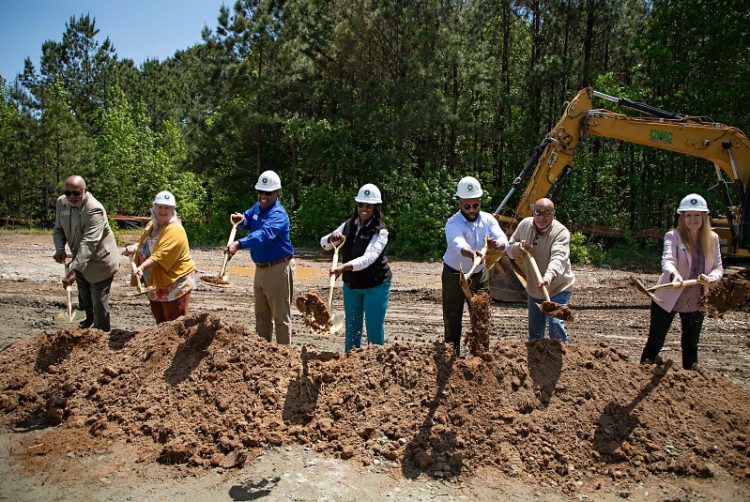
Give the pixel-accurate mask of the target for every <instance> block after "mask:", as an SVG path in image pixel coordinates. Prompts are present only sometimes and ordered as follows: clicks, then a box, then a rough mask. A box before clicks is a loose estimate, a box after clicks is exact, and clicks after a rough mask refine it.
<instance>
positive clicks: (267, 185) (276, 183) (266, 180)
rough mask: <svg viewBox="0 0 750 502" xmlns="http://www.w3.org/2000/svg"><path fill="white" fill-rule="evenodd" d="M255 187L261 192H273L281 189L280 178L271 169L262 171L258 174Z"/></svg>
mask: <svg viewBox="0 0 750 502" xmlns="http://www.w3.org/2000/svg"><path fill="white" fill-rule="evenodd" d="M255 189H256V190H259V191H261V192H275V191H276V190H281V178H279V175H278V174H276V173H275V172H273V171H263V172H262V173H260V176H258V182H257V183H256V184H255Z"/></svg>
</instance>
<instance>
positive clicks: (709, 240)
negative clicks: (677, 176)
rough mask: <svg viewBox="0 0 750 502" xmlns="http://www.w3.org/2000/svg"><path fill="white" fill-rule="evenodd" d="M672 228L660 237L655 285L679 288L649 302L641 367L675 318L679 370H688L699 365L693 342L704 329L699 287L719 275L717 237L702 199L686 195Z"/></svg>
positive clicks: (657, 348) (715, 280)
mask: <svg viewBox="0 0 750 502" xmlns="http://www.w3.org/2000/svg"><path fill="white" fill-rule="evenodd" d="M677 213H678V214H679V215H680V216H679V220H678V223H677V228H675V229H672V230H670V231H669V232H667V233H666V234H665V235H664V252H663V253H662V257H661V268H662V274H661V277H659V282H658V284H665V283H668V282H671V283H673V284H675V285H677V286H678V287H676V288H674V289H661V290H659V291H657V292H656V293H655V294H654V295H655V296H656V297H657V298H658V299H659V300H660V301H659V302H651V325H650V327H649V331H648V341H647V342H646V346H645V347H644V348H643V354H642V355H641V362H642V363H643V362H653V361H654V360H655V359H656V356H657V355H658V354H659V351H660V350H661V349H662V347H663V346H664V339H665V338H666V337H667V332H668V331H669V327H670V326H671V324H672V320H673V319H674V316H675V314H677V313H679V314H680V322H681V324H682V339H681V346H682V367H683V368H685V369H693V368H694V367H695V365H696V364H697V363H698V340H699V338H700V334H701V328H702V327H703V313H702V312H701V310H700V307H701V297H702V295H703V292H704V288H706V287H708V286H711V285H713V284H716V283H718V282H719V281H720V280H721V277H722V275H724V267H723V266H722V264H721V250H720V247H719V236H718V235H716V234H715V233H714V232H713V231H712V230H711V222H710V221H709V216H708V205H707V204H706V200H705V199H704V198H703V197H701V196H700V195H698V194H695V193H691V194H690V195H688V196H686V197H685V198H683V199H682V201H681V202H680V206H679V207H678V208H677ZM688 279H698V281H699V283H700V284H698V285H696V286H687V287H685V286H682V282H683V281H684V280H688Z"/></svg>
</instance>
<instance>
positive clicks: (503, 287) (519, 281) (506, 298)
mask: <svg viewBox="0 0 750 502" xmlns="http://www.w3.org/2000/svg"><path fill="white" fill-rule="evenodd" d="M521 262H522V259H521V258H518V259H516V260H511V259H510V258H508V256H507V255H503V256H502V257H501V258H500V259H499V260H497V262H496V263H495V266H494V267H492V269H490V296H491V297H492V298H493V299H494V300H497V301H499V302H524V303H525V302H526V298H527V297H528V296H527V295H526V278H525V277H524V276H523V273H522V269H521V268H520V266H521Z"/></svg>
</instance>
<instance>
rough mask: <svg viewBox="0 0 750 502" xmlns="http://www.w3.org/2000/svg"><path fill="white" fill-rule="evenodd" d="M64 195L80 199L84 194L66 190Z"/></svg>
mask: <svg viewBox="0 0 750 502" xmlns="http://www.w3.org/2000/svg"><path fill="white" fill-rule="evenodd" d="M63 193H64V194H65V196H66V197H80V196H81V194H82V193H83V192H81V191H80V190H65V191H64V192H63Z"/></svg>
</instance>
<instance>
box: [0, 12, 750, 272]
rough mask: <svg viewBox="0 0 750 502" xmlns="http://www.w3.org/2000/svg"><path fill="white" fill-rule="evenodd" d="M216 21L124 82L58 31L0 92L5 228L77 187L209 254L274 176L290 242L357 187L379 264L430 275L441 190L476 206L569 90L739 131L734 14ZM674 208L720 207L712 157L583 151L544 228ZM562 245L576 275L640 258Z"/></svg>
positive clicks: (87, 42) (221, 15)
mask: <svg viewBox="0 0 750 502" xmlns="http://www.w3.org/2000/svg"><path fill="white" fill-rule="evenodd" d="M217 17H218V26H217V27H216V29H215V30H209V29H205V30H204V32H203V34H202V42H201V43H199V44H196V45H194V46H192V47H189V48H186V49H185V50H179V51H177V52H176V53H175V54H174V56H173V57H171V58H168V59H166V60H164V61H159V60H148V61H146V62H144V63H143V64H141V65H140V66H136V65H135V64H134V63H133V61H132V60H129V59H120V58H118V56H117V52H116V41H112V40H110V39H109V38H107V37H106V34H101V33H99V31H98V29H97V27H96V20H95V19H94V18H91V17H89V16H87V15H76V14H73V15H72V16H71V18H70V20H69V22H68V23H66V25H65V27H64V31H63V33H62V38H61V39H60V40H58V41H47V42H45V43H44V44H43V45H42V47H41V53H42V55H41V63H40V65H39V67H38V68H35V67H34V65H33V64H32V63H31V61H30V60H27V61H26V63H25V68H24V71H23V72H22V73H21V74H19V75H18V76H17V77H16V79H14V81H12V82H7V81H4V80H3V79H2V77H0V92H1V93H2V100H0V214H3V215H7V216H13V217H19V218H29V219H32V220H34V221H35V222H37V224H44V223H45V222H49V221H50V220H52V219H53V218H54V203H55V199H56V198H57V197H58V196H59V194H60V193H61V191H62V184H63V181H64V179H65V178H66V177H67V176H68V175H70V174H72V173H76V174H81V175H82V176H84V177H85V178H86V180H87V183H88V185H89V188H90V190H91V191H92V192H93V193H94V194H95V195H96V197H97V198H98V199H99V200H100V201H101V202H102V203H103V204H104V205H105V207H106V208H107V210H108V211H109V213H110V214H129V215H146V214H148V210H149V207H150V205H151V201H152V200H153V196H154V194H156V193H157V192H158V191H160V190H163V189H169V190H171V191H172V192H174V193H175V195H176V197H177V200H178V204H179V207H178V211H179V212H180V214H181V216H182V217H183V219H184V221H185V226H186V228H187V230H188V235H189V237H190V241H191V244H192V245H207V244H218V243H220V242H222V240H223V239H225V238H226V234H227V233H228V230H229V224H228V218H227V216H228V214H229V213H230V212H233V211H238V210H243V209H246V208H247V207H249V206H250V205H251V204H252V203H253V202H254V201H255V190H254V188H253V187H254V184H255V182H256V180H257V176H258V174H259V173H260V172H262V171H264V170H267V169H272V170H274V171H276V172H277V173H279V174H280V176H281V179H282V184H283V186H284V188H283V193H282V202H283V204H284V205H285V207H286V208H287V211H288V212H289V214H290V217H291V221H292V241H293V243H295V244H296V245H311V244H313V243H315V242H316V241H317V240H318V238H319V237H320V236H321V235H324V234H325V233H327V232H330V231H331V230H333V229H334V228H335V227H336V226H337V225H338V224H339V223H341V222H342V221H343V220H344V219H345V218H347V217H349V216H350V215H351V214H352V213H353V210H354V202H353V198H354V194H355V193H356V190H357V188H358V187H359V186H361V185H362V184H364V183H368V182H372V183H375V184H377V185H378V186H379V187H380V188H381V190H382V192H383V197H384V209H385V212H386V214H387V222H388V226H389V229H390V231H391V239H390V245H389V253H391V254H394V255H397V256H402V257H408V258H420V259H435V258H438V257H439V256H440V255H441V254H442V252H443V250H444V246H445V244H444V236H443V228H444V224H445V221H446V219H447V218H448V217H449V216H450V214H452V213H453V212H455V211H456V210H457V206H456V203H455V198H454V191H455V186H456V183H457V181H458V180H459V179H460V178H461V177H462V176H466V175H473V176H476V177H477V178H479V179H480V180H481V181H482V184H483V186H484V187H485V190H486V192H487V193H488V195H487V196H486V197H485V199H484V206H485V210H488V211H492V210H493V209H494V208H495V207H496V206H497V204H498V203H499V201H500V200H501V199H502V198H503V196H504V195H505V194H506V192H507V190H508V188H509V187H510V185H511V182H512V181H513V179H514V178H515V177H516V176H517V175H518V174H519V172H520V171H521V168H522V167H523V165H524V163H525V162H526V160H527V159H528V157H529V156H530V154H531V152H532V150H533V149H534V147H535V146H536V145H537V144H538V143H539V142H540V141H541V140H542V138H543V137H544V135H545V134H546V133H547V132H548V131H549V130H550V129H551V127H552V126H553V125H554V124H555V123H556V122H557V120H558V119H559V118H560V116H561V114H562V111H563V109H564V105H565V102H566V100H569V99H571V98H572V97H573V96H574V95H575V94H576V93H577V92H578V91H579V90H580V89H581V88H583V87H585V86H589V85H591V86H593V87H594V88H595V89H597V90H599V91H602V92H606V93H609V94H614V95H618V96H622V97H627V98H630V99H632V100H636V101H642V102H646V103H649V104H651V105H655V106H658V107H661V108H664V109H668V110H672V111H679V112H681V113H685V114H689V115H698V116H706V117H710V118H711V119H712V120H714V121H717V122H722V123H725V124H728V125H733V126H736V127H738V128H740V129H742V130H745V131H747V130H750V99H749V96H748V88H749V84H748V82H750V6H748V4H747V2H746V1H745V0H713V1H711V0H679V1H664V0H653V1H643V0H463V1H462V0H455V1H450V0H443V1H438V0H415V1H411V2H400V1H386V0H369V1H366V0H240V1H237V2H236V3H235V4H234V5H233V6H232V7H229V8H227V7H225V8H222V9H221V10H220V11H219V12H217ZM165 22H166V21H165ZM606 105H611V103H599V106H602V107H607V108H610V109H613V110H616V111H624V110H621V109H618V107H617V106H606ZM626 113H629V112H626ZM689 192H699V193H701V194H704V195H705V196H706V197H707V199H708V200H709V204H710V205H711V207H712V208H719V207H721V206H720V203H719V195H718V191H717V190H716V176H715V173H714V170H713V168H712V166H711V165H709V164H708V163H707V162H705V161H702V160H699V159H694V158H691V157H686V156H681V155H677V154H670V153H668V152H663V151H659V150H655V149H649V148H645V147H640V146H637V145H632V144H627V143H622V142H617V141H612V140H602V139H597V138H588V139H586V141H584V142H583V143H582V145H581V147H580V148H579V149H578V151H577V154H576V166H575V168H574V169H573V171H572V173H571V175H570V176H569V178H568V179H567V181H566V182H565V187H564V189H563V190H562V191H561V193H560V195H559V196H558V199H557V206H558V214H557V216H558V219H560V220H561V221H562V222H563V223H565V224H567V225H571V226H575V225H590V224H597V225H606V226H613V227H619V228H622V229H624V230H625V231H626V234H627V235H629V234H632V232H634V231H636V230H639V229H643V228H658V229H662V230H666V229H668V228H669V227H670V226H671V225H672V224H673V218H674V208H675V207H676V205H677V203H678V201H679V200H680V198H682V197H683V196H684V195H685V194H687V193H689ZM511 207H514V201H513V200H512V201H511ZM574 240H575V242H576V253H575V258H576V259H577V260H579V261H584V262H585V261H589V262H592V261H593V262H595V263H598V262H602V261H604V260H608V259H612V258H614V259H617V256H619V258H620V259H622V260H624V261H627V260H631V261H632V260H634V259H635V260H637V259H638V250H639V249H641V248H642V247H643V246H642V243H636V242H635V241H634V240H633V239H629V240H628V241H626V243H625V244H624V245H621V246H620V248H619V254H618V253H615V254H616V255H617V256H608V255H607V253H610V252H611V250H604V249H603V248H602V247H601V246H599V245H593V246H592V245H591V242H588V245H587V242H586V238H585V237H584V236H583V235H580V234H577V235H576V236H575V237H574ZM653 244H654V243H651V244H650V245H653ZM623 246H624V247H623ZM646 247H648V244H647V245H646Z"/></svg>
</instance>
